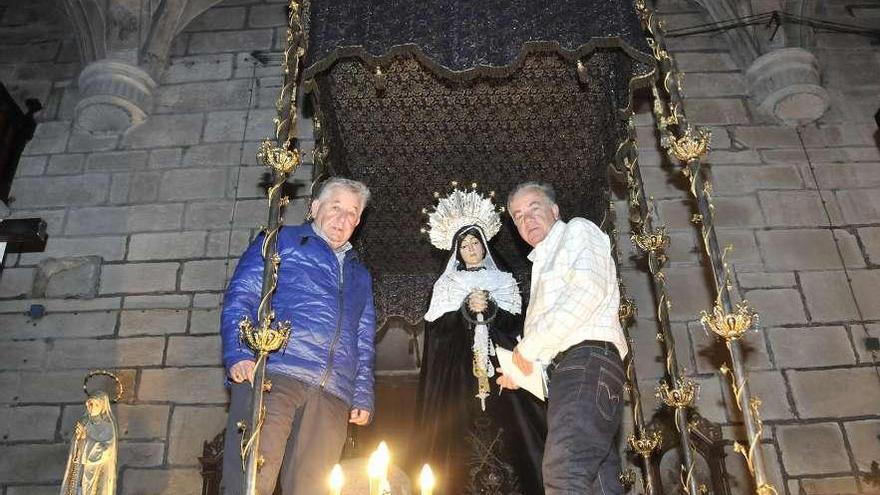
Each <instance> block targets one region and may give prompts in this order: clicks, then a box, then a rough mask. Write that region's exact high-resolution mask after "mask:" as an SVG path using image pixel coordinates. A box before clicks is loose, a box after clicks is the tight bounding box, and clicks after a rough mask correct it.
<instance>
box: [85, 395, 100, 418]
mask: <svg viewBox="0 0 880 495" xmlns="http://www.w3.org/2000/svg"><path fill="white" fill-rule="evenodd" d="M102 408H103V406H102V405H101V400H100V399H98V398H97V397H89V398H88V399H86V412H88V413H89V416H92V417H94V416H97V415H99V414H101V409H102Z"/></svg>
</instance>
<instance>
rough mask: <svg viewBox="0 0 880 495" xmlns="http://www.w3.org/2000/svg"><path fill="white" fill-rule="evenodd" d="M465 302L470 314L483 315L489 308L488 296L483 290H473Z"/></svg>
mask: <svg viewBox="0 0 880 495" xmlns="http://www.w3.org/2000/svg"><path fill="white" fill-rule="evenodd" d="M467 302H468V309H470V310H471V313H483V312H485V311H486V308H488V307H489V296H488V294H486V291H484V290H475V291H473V292H471V293H470V294H468V297H467Z"/></svg>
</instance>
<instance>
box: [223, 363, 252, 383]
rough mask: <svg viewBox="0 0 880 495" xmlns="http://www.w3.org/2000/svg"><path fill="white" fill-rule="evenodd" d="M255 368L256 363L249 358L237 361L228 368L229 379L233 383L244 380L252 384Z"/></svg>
mask: <svg viewBox="0 0 880 495" xmlns="http://www.w3.org/2000/svg"><path fill="white" fill-rule="evenodd" d="M256 370H257V363H255V362H254V361H251V360H250V359H245V360H243V361H239V362H237V363H235V364H233V365H232V367H231V368H229V379H230V380H232V381H233V382H234V383H241V382H243V381H245V380H247V381H248V382H250V383H251V385H253V384H254V372H255V371H256Z"/></svg>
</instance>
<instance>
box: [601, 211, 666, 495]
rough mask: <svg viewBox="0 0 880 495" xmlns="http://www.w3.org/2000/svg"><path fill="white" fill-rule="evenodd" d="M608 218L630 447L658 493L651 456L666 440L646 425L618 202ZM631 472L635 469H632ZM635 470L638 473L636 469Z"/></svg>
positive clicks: (650, 490)
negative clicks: (629, 418) (623, 269)
mask: <svg viewBox="0 0 880 495" xmlns="http://www.w3.org/2000/svg"><path fill="white" fill-rule="evenodd" d="M608 217H609V219H610V220H611V221H610V222H608V226H607V230H608V232H607V234H608V237H609V238H610V239H611V252H612V254H613V255H614V261H615V264H616V265H617V285H618V287H619V289H620V307H619V309H618V318H619V320H620V326H621V327H622V328H623V332H624V334H625V335H626V346H627V348H628V352H627V359H626V363H625V366H624V368H625V372H626V388H627V391H628V392H629V398H630V410H631V412H632V415H633V430H634V431H633V434H632V435H630V437H629V439H628V445H629V447H630V449H631V450H632V451H633V452H635V453H636V454H638V456H639V459H640V460H641V467H642V483H643V488H644V490H645V495H655V494H656V493H657V489H656V487H657V486H659V483H660V476H659V473H657V469H656V467H655V466H654V464H653V463H652V462H651V456H653V454H654V452H655V451H656V450H657V449H659V447H660V445H661V443H662V437H661V435H660V432H657V431H654V432H648V429H647V427H646V426H645V415H644V411H643V409H642V394H641V392H640V391H639V382H638V378H637V376H636V367H635V354H634V351H633V343H632V338H631V337H630V332H629V330H630V326H631V325H632V322H633V320H635V315H636V304H635V302H633V300H632V299H630V298H628V297H627V296H626V286H625V285H624V283H623V277H622V276H621V274H620V246H619V244H618V234H619V232H618V230H617V215H616V213H615V211H614V203H609V205H608ZM630 473H632V472H631V471H630ZM632 474H634V473H632ZM634 481H635V480H634V476H633V479H630V476H628V475H626V474H621V478H620V482H621V484H624V485H626V484H632V483H633V482H634Z"/></svg>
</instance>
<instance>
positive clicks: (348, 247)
mask: <svg viewBox="0 0 880 495" xmlns="http://www.w3.org/2000/svg"><path fill="white" fill-rule="evenodd" d="M312 231H313V232H314V233H315V235H317V236H318V237H320V238H321V239H324V242H326V243H327V245H328V246H329V245H330V239H328V238H327V236H326V235H324V232H322V231H321V229H320V228H318V226H317V225H315V222H312ZM351 247H352V246H351V243H350V242H348V241H345V244H343V245H341V246H339V247H338V248H337V249H333V248H332V247H331V248H330V249H333V252H334V253H336V254H341V253H345V252H348V251H349V250H351Z"/></svg>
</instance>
